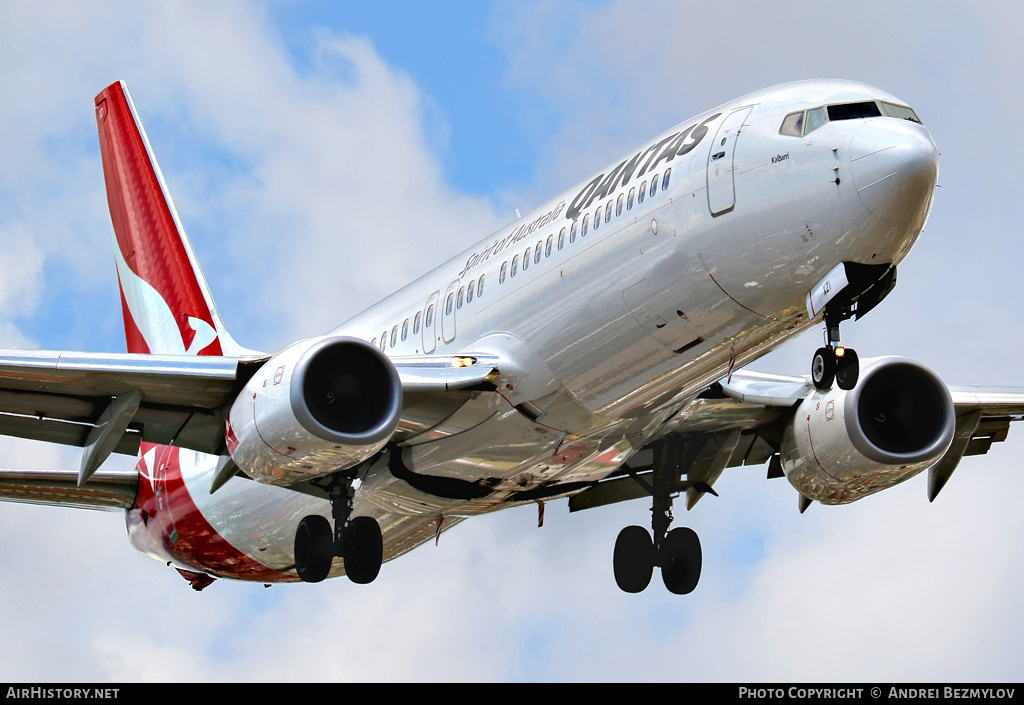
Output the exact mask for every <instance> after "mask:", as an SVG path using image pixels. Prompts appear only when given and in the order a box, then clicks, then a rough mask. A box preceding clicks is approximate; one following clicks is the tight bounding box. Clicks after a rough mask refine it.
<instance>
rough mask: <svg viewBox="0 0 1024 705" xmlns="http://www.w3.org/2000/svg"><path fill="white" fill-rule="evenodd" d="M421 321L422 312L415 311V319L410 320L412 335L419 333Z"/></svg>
mask: <svg viewBox="0 0 1024 705" xmlns="http://www.w3.org/2000/svg"><path fill="white" fill-rule="evenodd" d="M422 321H423V312H422V311H417V312H416V317H415V318H413V319H412V334H413V335H416V334H418V333H419V332H420V323H421V322H422Z"/></svg>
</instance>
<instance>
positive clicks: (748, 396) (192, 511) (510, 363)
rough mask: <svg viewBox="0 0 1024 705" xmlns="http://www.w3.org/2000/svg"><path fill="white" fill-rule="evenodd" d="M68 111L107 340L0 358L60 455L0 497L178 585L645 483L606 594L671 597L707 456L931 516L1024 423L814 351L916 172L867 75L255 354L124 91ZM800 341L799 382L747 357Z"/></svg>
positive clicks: (888, 255) (565, 198) (764, 94)
mask: <svg viewBox="0 0 1024 705" xmlns="http://www.w3.org/2000/svg"><path fill="white" fill-rule="evenodd" d="M96 120H97V123H98V126H99V137H100V146H101V152H102V158H103V173H104V177H105V180H106V188H107V198H108V203H109V206H110V216H111V220H112V222H113V233H114V256H115V261H116V267H117V275H118V279H119V281H120V291H121V305H122V309H123V314H124V325H125V335H126V338H127V347H128V352H127V353H126V354H95V353H76V352H48V351H38V350H0V432H2V433H4V434H7V435H12V436H20V437H23V438H32V439H38V440H43V441H50V442H56V443H64V444H70V445H75V446H80V447H82V448H83V452H82V461H81V466H80V468H79V469H78V470H77V472H76V471H73V470H68V471H41V470H3V471H0V498H3V499H7V500H13V501H22V502H33V503H40V504H56V505H69V506H79V507H93V508H110V509H120V510H124V511H125V512H126V523H127V528H128V536H129V539H130V541H131V543H132V544H133V545H134V546H135V547H136V548H137V549H138V550H140V551H142V552H144V553H146V554H148V555H150V556H152V557H154V558H157V559H159V560H161V561H166V562H168V563H169V564H171V565H173V566H175V567H176V568H177V570H178V571H179V572H180V573H181V574H182V575H183V576H184V577H185V578H186V579H187V580H188V581H189V582H190V583H191V584H192V586H193V587H194V588H195V589H197V590H198V589H202V588H204V587H205V586H207V585H209V584H210V583H211V582H212V581H213V580H214V579H215V578H229V579H236V580H249V581H258V582H262V583H270V582H289V581H299V580H303V581H308V582H317V581H321V580H324V579H325V578H328V577H335V576H340V575H347V576H348V577H349V578H350V579H351V580H353V581H355V582H357V583H369V582H372V581H373V580H374V579H375V578H376V577H377V575H378V572H379V571H380V568H381V564H382V562H383V561H387V560H391V559H393V558H397V557H398V556H400V555H402V554H404V553H406V552H407V551H410V550H412V549H413V548H415V547H416V546H419V545H420V544H422V543H424V542H426V541H429V540H432V539H434V538H435V537H436V536H438V535H439V534H440V533H441V532H442V531H446V530H448V529H450V528H451V527H453V526H455V525H456V524H458V523H459V522H461V521H462V520H463V519H466V518H468V517H472V516H474V515H477V514H481V513H484V512H493V511H497V510H500V509H505V508H509V507H515V506H521V505H524V504H534V503H537V504H539V505H540V507H541V508H543V503H544V502H545V501H547V500H551V499H555V498H563V497H568V498H569V509H570V511H573V512H575V511H582V510H585V509H588V508H592V507H597V506H602V505H607V504H610V503H614V502H621V501H626V500H632V499H640V498H644V497H647V498H649V501H650V502H651V509H652V522H651V527H650V529H648V528H647V527H645V526H629V527H626V528H625V529H623V530H622V532H621V533H620V534H619V537H618V540H617V541H616V543H615V546H614V551H613V560H612V564H613V572H614V576H615V580H616V582H617V584H618V585H619V587H620V588H621V589H623V590H625V591H627V592H640V591H642V590H644V589H645V588H646V587H647V586H648V584H649V583H650V581H651V578H652V576H653V572H654V569H655V568H659V569H660V570H661V576H662V578H663V580H664V583H665V586H666V587H667V588H668V589H669V590H670V591H672V592H673V593H677V594H685V593H689V592H691V591H692V590H693V589H694V588H695V587H696V585H697V582H698V580H699V577H700V572H701V563H702V555H701V547H700V541H699V539H698V537H697V535H696V534H695V533H694V532H693V531H692V530H690V529H686V528H681V527H677V528H672V527H671V525H672V521H673V514H672V507H673V501H674V500H675V499H677V498H678V499H682V497H683V495H685V504H686V508H687V509H690V508H692V507H693V506H694V504H696V503H697V502H698V501H699V500H700V499H701V498H702V497H703V496H704V495H705V494H708V493H711V494H715V489H714V484H715V481H716V480H717V479H718V478H719V476H720V475H721V474H722V473H723V472H724V471H726V469H727V468H730V467H735V466H739V465H759V464H767V476H768V477H769V478H781V477H785V478H786V479H788V480H789V482H790V483H791V484H792V485H793V487H794V488H795V489H796V490H797V493H798V494H797V496H798V497H799V508H800V510H801V511H803V510H804V509H806V508H807V506H808V505H809V504H810V503H811V502H813V501H818V502H820V503H822V504H844V503H848V502H853V501H856V500H858V499H861V498H863V497H866V496H868V495H870V494H872V493H875V492H878V491H880V490H883V489H886V488H888V487H892V486H893V485H896V484H897V483H900V482H903V481H904V480H906V479H908V478H910V477H912V476H914V475H916V474H918V473H920V472H922V471H923V470H925V469H929V476H928V494H929V498H931V499H934V498H935V496H936V495H937V494H938V492H939V491H940V490H941V489H942V487H943V485H944V484H945V483H946V481H947V480H948V479H949V477H950V475H951V474H952V472H953V470H954V469H955V468H956V467H957V465H958V464H959V462H960V460H961V458H962V457H963V456H965V455H972V454H978V453H985V452H986V451H987V450H988V448H989V446H990V445H991V444H992V443H994V442H997V441H1001V440H1003V439H1004V438H1005V437H1006V433H1007V430H1008V427H1009V424H1010V422H1011V421H1015V420H1019V419H1020V418H1022V416H1024V389H1020V388H1014V389H1007V388H972V387H952V386H948V385H947V384H946V383H945V382H943V380H941V379H940V378H939V377H938V376H937V375H936V374H935V373H934V372H933V371H931V370H930V369H928V368H927V367H925V366H924V365H922V364H920V363H918V362H915V361H913V360H910V359H907V358H904V357H874V358H870V357H865V358H863V359H861V358H859V357H858V355H857V354H856V353H855V352H854V351H853V350H851V349H849V348H844V347H843V346H842V345H841V343H840V336H839V329H840V324H841V323H842V322H844V321H846V320H848V319H851V318H852V319H859V318H861V317H863V316H864V315H866V314H867V313H869V312H870V311H871V310H872V309H873V308H874V307H875V306H877V305H878V304H879V303H880V302H881V301H882V300H883V299H884V298H885V297H886V295H887V294H888V293H889V292H890V291H892V289H893V287H894V286H895V285H896V267H897V265H898V264H899V263H900V261H901V260H903V258H904V257H905V256H906V254H907V252H908V251H909V250H910V248H911V246H912V245H913V244H914V242H915V240H916V239H917V237H918V235H919V234H920V233H921V231H922V229H923V228H924V225H925V221H926V220H927V217H928V214H929V211H930V209H931V205H932V196H933V192H934V190H935V185H936V178H937V174H938V156H937V151H936V148H935V144H934V142H933V141H932V137H931V135H930V134H929V132H928V130H927V129H926V128H925V126H924V125H923V124H922V122H921V120H920V119H919V118H918V116H917V114H916V113H915V112H914V110H913V109H912V108H911V107H910V106H908V105H907V104H906V103H905V102H904V101H902V100H899V99H898V98H896V97H894V96H892V95H889V94H887V93H885V92H883V91H880V90H878V89H876V88H872V87H871V86H867V85H863V84H860V83H854V82H849V81H831V80H830V81H803V82H797V83H791V84H787V85H783V86H778V87H774V88H769V89H766V90H762V91H758V92H756V93H752V94H750V95H747V96H744V97H742V98H739V99H738V100H734V101H732V102H730V103H727V104H725V105H722V106H719V107H717V108H715V109H713V110H710V111H708V112H706V113H703V114H701V115H698V116H696V117H694V118H691V119H689V120H686V121H685V122H683V123H681V124H680V125H678V126H677V127H674V128H672V129H670V130H669V131H667V132H665V133H664V134H661V135H658V136H657V137H655V138H654V139H652V140H651V141H649V142H647V143H646V144H643V145H641V146H639V147H637V148H636V149H634V150H632V151H630V152H628V153H627V154H625V155H623V156H622V157H621V158H619V159H616V160H615V161H613V162H611V163H610V164H609V165H608V166H607V167H606V168H605V169H603V170H602V171H601V172H600V173H598V174H593V175H591V176H588V177H587V178H585V179H584V180H583V181H581V182H580V183H579V184H577V185H575V186H573V187H572V188H570V189H569V190H568V191H566V192H565V193H562V194H559V195H558V196H556V197H554V198H553V199H551V200H550V201H548V202H547V203H544V204H542V205H540V206H539V207H538V208H536V209H535V210H533V211H532V212H530V213H527V214H524V215H523V216H522V217H520V218H518V219H517V220H516V221H515V222H513V223H511V224H510V225H508V226H506V227H504V228H502V229H501V230H499V231H498V232H496V233H494V234H492V235H490V236H489V237H486V238H484V239H483V240H481V241H480V242H479V244H477V245H475V246H474V247H472V248H471V249H470V250H468V251H466V252H464V253H462V254H461V255H460V256H458V257H457V258H456V259H454V260H452V261H450V262H446V263H443V264H441V265H440V266H438V267H437V268H436V269H434V270H433V271H431V272H429V273H427V274H425V275H424V276H422V277H420V278H419V279H417V280H416V281H414V282H412V283H410V284H409V285H408V286H406V287H405V288H403V289H401V290H400V291H397V292H395V293H394V294H392V295H391V296H389V297H388V298H386V299H384V300H383V301H381V302H379V303H378V304H376V305H374V306H372V307H371V308H369V309H367V310H366V311H364V312H363V313H361V314H359V315H358V316H356V317H355V318H353V319H351V320H349V321H348V322H346V323H343V324H342V325H340V326H338V327H337V328H335V329H334V330H332V331H330V332H328V333H326V334H324V335H321V336H318V337H314V338H308V339H304V340H299V341H297V342H295V343H292V344H290V345H288V346H286V347H285V348H283V349H282V350H279V351H278V352H276V353H273V354H267V353H261V352H257V351H253V350H248V349H246V348H243V347H241V346H240V345H239V344H237V343H236V342H235V341H234V340H233V339H232V337H231V336H230V335H229V334H228V331H227V329H226V328H225V325H224V322H223V321H222V320H221V316H220V314H219V313H218V310H217V307H216V305H215V304H214V301H213V297H212V296H211V293H210V290H209V288H208V286H207V283H206V281H205V279H204V277H203V275H202V272H201V270H200V267H199V264H198V262H197V260H196V257H195V254H194V252H193V250H192V246H191V244H190V243H189V240H188V238H187V236H186V234H185V230H184V228H183V227H182V224H181V221H180V220H179V218H178V214H177V211H176V210H175V208H174V205H173V203H172V201H171V198H170V195H169V194H168V192H167V188H166V185H165V183H164V179H163V176H162V175H161V172H160V169H159V167H158V166H157V163H156V160H155V158H154V156H153V150H152V148H151V146H150V143H149V141H148V139H147V137H146V134H145V132H144V131H143V129H142V125H141V122H140V121H139V117H138V113H137V112H136V110H135V106H134V105H133V103H132V100H131V98H130V96H129V94H128V91H127V89H126V88H125V86H124V84H123V83H114V84H112V85H111V86H109V87H107V88H106V89H105V90H104V91H103V92H102V93H100V94H99V95H98V96H97V97H96ZM813 327H822V328H823V330H824V343H825V344H824V345H823V346H822V347H821V348H819V349H818V350H817V351H815V352H814V353H813V355H809V357H810V358H811V359H810V364H809V365H808V368H809V372H810V374H809V375H808V376H806V377H782V376H776V375H766V374H759V373H753V372H747V371H744V369H743V367H744V366H745V365H747V364H748V363H750V362H751V361H752V360H755V359H757V358H758V357H761V356H762V355H764V354H765V353H767V352H769V351H770V350H772V349H774V348H776V347H778V346H779V345H781V344H783V343H784V342H786V341H787V340H789V339H791V338H792V337H794V336H796V335H799V334H800V333H802V332H804V331H806V330H807V329H809V328H813ZM808 352H809V353H810V351H808ZM111 453H126V454H133V455H137V457H138V462H137V465H136V471H134V472H131V473H124V472H115V471H110V470H107V469H104V468H103V467H102V466H103V463H104V460H105V459H107V458H108V457H109V456H110V454H111Z"/></svg>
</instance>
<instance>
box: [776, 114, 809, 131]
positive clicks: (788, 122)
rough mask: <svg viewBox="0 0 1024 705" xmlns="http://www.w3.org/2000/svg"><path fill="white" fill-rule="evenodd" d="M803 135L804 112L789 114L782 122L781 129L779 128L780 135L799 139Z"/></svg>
mask: <svg viewBox="0 0 1024 705" xmlns="http://www.w3.org/2000/svg"><path fill="white" fill-rule="evenodd" d="M803 133H804V111H803V110H801V111H800V112H799V113H790V114H789V115H787V116H786V117H785V118H784V119H783V120H782V127H780V128H779V134H780V135H792V136H793V137H799V136H800V135H802V134H803Z"/></svg>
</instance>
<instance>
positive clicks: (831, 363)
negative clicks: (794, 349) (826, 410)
mask: <svg viewBox="0 0 1024 705" xmlns="http://www.w3.org/2000/svg"><path fill="white" fill-rule="evenodd" d="M849 317H850V314H849V312H848V311H846V312H845V313H840V314H838V315H835V314H831V313H830V312H829V310H828V309H826V310H825V346H824V347H821V348H818V349H817V350H815V351H814V358H813V359H812V360H811V381H813V382H814V386H815V387H816V388H817V389H820V390H822V391H827V390H829V389H831V388H832V382H836V383H838V384H839V388H840V389H846V390H850V389H853V388H854V387H856V386H857V379H858V378H859V377H860V358H858V357H857V352H856V351H855V350H853V348H844V347H843V346H842V345H840V344H839V324H840V323H841V322H842V321H844V320H846V319H847V318H849Z"/></svg>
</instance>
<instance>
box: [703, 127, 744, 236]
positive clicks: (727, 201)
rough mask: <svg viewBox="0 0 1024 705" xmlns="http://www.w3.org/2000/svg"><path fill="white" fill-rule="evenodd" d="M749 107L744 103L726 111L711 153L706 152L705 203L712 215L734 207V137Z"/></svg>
mask: <svg viewBox="0 0 1024 705" xmlns="http://www.w3.org/2000/svg"><path fill="white" fill-rule="evenodd" d="M750 110H751V108H750V107H746V108H739V109H737V110H734V111H732V112H731V113H729V115H728V117H726V118H725V120H723V121H722V124H721V125H719V127H718V133H717V134H716V135H715V141H714V142H712V143H711V154H710V155H708V207H709V208H710V209H711V215H713V216H718V215H722V214H723V213H728V212H729V211H731V210H732V209H733V208H735V207H736V182H735V179H734V171H735V169H736V160H735V155H736V141H737V139H738V138H739V135H740V132H741V129H740V128H741V127H742V126H743V121H744V120H745V119H746V117H747V115H749V114H750Z"/></svg>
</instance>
